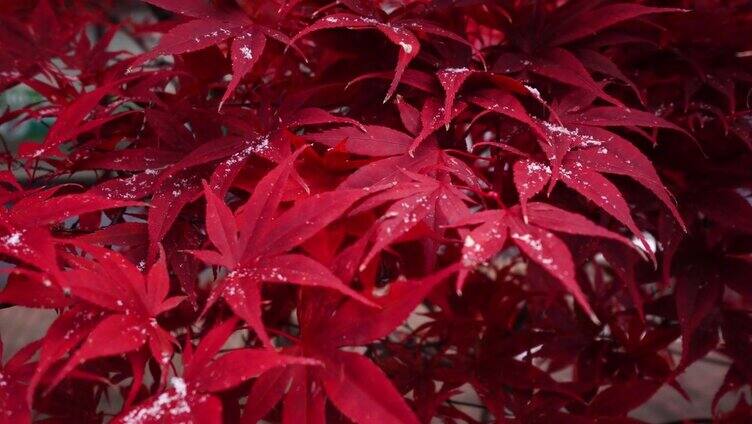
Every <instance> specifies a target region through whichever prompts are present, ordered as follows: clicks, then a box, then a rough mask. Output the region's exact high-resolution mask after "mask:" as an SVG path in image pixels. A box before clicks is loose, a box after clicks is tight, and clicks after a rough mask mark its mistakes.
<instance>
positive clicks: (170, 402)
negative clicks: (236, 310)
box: [113, 319, 319, 424]
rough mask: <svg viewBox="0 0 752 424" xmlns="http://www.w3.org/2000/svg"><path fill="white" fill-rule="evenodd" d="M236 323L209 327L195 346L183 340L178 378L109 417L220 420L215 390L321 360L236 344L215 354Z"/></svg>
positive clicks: (140, 420) (142, 420)
mask: <svg viewBox="0 0 752 424" xmlns="http://www.w3.org/2000/svg"><path fill="white" fill-rule="evenodd" d="M236 325H237V320H235V319H230V320H228V321H225V322H223V323H221V324H219V325H216V326H215V327H213V328H212V329H211V331H209V332H207V334H206V335H205V336H204V337H203V338H202V339H201V341H200V342H199V344H198V345H197V346H196V347H195V348H194V347H193V346H192V345H191V344H190V343H187V344H186V346H185V348H184V361H185V365H184V369H183V375H182V377H171V378H170V386H171V387H170V388H168V389H167V390H165V391H163V392H161V393H159V394H158V395H155V396H152V397H150V398H149V399H146V400H144V401H143V402H141V403H140V404H139V405H136V406H135V407H133V408H131V409H129V410H127V411H124V412H122V413H121V414H120V416H118V417H116V418H115V420H114V421H113V422H115V423H143V424H146V423H159V422H163V421H164V420H165V419H169V420H174V421H190V422H199V421H200V422H205V423H221V422H222V401H221V400H220V398H219V397H217V396H216V395H215V394H216V393H217V392H221V391H224V390H227V389H230V388H232V387H234V386H237V385H239V384H241V383H243V382H244V381H246V380H249V379H252V378H256V377H258V376H260V375H263V374H264V373H266V372H269V371H270V370H275V369H280V368H281V369H284V368H285V367H289V366H291V365H309V366H315V365H319V363H318V362H317V361H314V360H311V359H306V358H299V357H292V356H285V355H280V354H279V353H277V352H275V351H272V350H262V349H235V350H231V351H229V352H225V353H223V354H222V355H220V356H217V354H218V353H219V351H220V348H222V345H224V344H225V342H226V341H227V338H228V337H230V335H231V334H232V332H233V331H235V327H236ZM194 349H195V350H194Z"/></svg>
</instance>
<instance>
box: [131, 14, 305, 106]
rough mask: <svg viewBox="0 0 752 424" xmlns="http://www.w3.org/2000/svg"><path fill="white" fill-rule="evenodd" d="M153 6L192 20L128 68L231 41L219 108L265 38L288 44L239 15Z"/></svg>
mask: <svg viewBox="0 0 752 424" xmlns="http://www.w3.org/2000/svg"><path fill="white" fill-rule="evenodd" d="M148 2H149V3H152V4H154V5H156V6H159V7H162V8H164V9H167V10H170V11H173V12H175V13H179V14H184V15H187V16H190V17H193V18H197V19H193V20H190V21H188V22H186V23H183V24H179V25H177V26H176V27H175V28H173V29H172V30H170V31H169V32H167V33H166V34H165V35H163V36H162V38H161V39H160V41H159V44H158V45H157V46H156V47H155V48H154V49H153V50H151V51H150V52H149V53H146V54H143V55H141V56H140V57H139V58H138V59H137V60H136V61H135V62H134V63H133V64H132V65H131V67H134V66H137V65H140V64H143V63H146V62H148V61H149V60H152V59H154V58H156V57H158V56H160V55H176V54H182V53H188V52H193V51H196V50H201V49H204V48H207V47H210V46H213V45H215V44H219V43H222V42H224V41H226V40H228V39H231V40H232V46H231V50H230V57H231V59H232V71H233V75H232V80H230V83H229V85H228V86H227V89H226V91H225V94H224V96H223V97H222V100H221V101H220V102H219V107H220V108H221V107H222V104H224V103H225V101H227V100H228V99H229V98H230V96H231V95H232V93H233V92H234V91H235V88H236V87H237V86H238V84H240V80H241V79H242V78H243V77H244V76H245V75H246V74H248V73H249V72H250V71H251V70H252V69H253V66H254V65H255V64H256V62H258V60H259V58H260V57H261V55H262V54H263V52H264V48H265V47H266V41H267V39H268V38H272V39H275V40H277V41H279V42H281V43H285V44H290V42H291V40H289V39H288V38H287V36H285V35H284V34H282V33H281V32H279V31H276V30H274V29H273V28H270V27H268V26H265V25H260V24H258V23H254V22H252V21H251V20H250V19H249V18H248V16H247V15H245V14H243V13H240V11H231V12H226V11H223V10H218V9H214V8H211V7H209V6H208V5H206V4H198V3H195V2H194V3H195V4H187V5H183V4H178V3H175V2H169V1H162V0H154V1H151V0H148Z"/></svg>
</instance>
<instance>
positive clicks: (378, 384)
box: [243, 268, 454, 423]
mask: <svg viewBox="0 0 752 424" xmlns="http://www.w3.org/2000/svg"><path fill="white" fill-rule="evenodd" d="M452 272H454V269H453V268H448V269H445V270H442V271H440V272H438V273H436V274H435V275H432V276H430V277H429V278H426V279H424V280H414V281H409V280H408V281H401V282H394V283H392V287H391V290H390V293H389V294H388V295H387V296H386V297H385V298H382V299H379V305H380V308H371V307H368V306H366V305H364V304H363V303H361V302H355V301H352V300H348V301H346V302H337V301H336V299H333V298H331V297H329V298H327V297H323V296H316V295H313V294H312V295H311V296H312V297H311V299H310V301H309V302H306V303H304V304H303V306H302V308H301V311H300V312H298V318H299V319H300V320H301V336H300V339H299V343H298V344H297V345H296V346H295V347H293V348H289V349H288V350H289V351H290V352H291V353H300V352H306V354H308V355H311V356H310V357H311V358H313V359H317V360H319V361H321V362H322V363H323V364H324V368H323V370H318V369H305V368H299V369H291V370H289V371H278V372H276V373H268V374H267V375H265V376H262V377H261V378H260V379H259V380H258V382H257V383H256V385H254V386H253V388H252V390H251V393H250V395H249V396H250V397H251V398H252V399H259V398H261V397H262V396H263V397H264V399H263V401H260V402H259V403H258V404H255V403H253V404H248V405H247V407H246V409H245V411H244V414H243V422H255V421H257V420H259V419H261V418H263V417H264V416H265V415H266V414H267V412H268V411H269V410H270V409H271V408H272V407H273V406H274V405H275V404H276V403H277V402H279V401H280V400H281V399H283V398H284V399H283V415H284V416H286V417H287V416H289V417H299V418H303V417H305V418H306V419H310V420H313V421H315V422H321V420H322V419H323V411H324V410H323V404H324V402H325V400H326V399H327V398H328V399H329V400H330V401H331V402H332V403H333V404H334V405H335V406H336V407H337V409H339V410H340V411H342V413H344V414H345V415H346V416H347V417H348V418H350V419H352V420H353V421H355V422H362V423H379V422H385V421H388V422H408V423H414V422H418V421H417V418H416V417H415V414H414V413H413V412H412V411H411V410H410V408H409V407H408V406H407V404H406V403H405V401H404V399H403V398H402V396H401V395H400V394H399V392H397V391H396V389H395V388H394V387H393V386H392V384H391V383H390V382H389V380H388V379H387V378H386V376H385V375H384V374H383V372H382V371H381V370H380V369H379V368H378V367H376V365H374V364H373V363H372V362H371V361H369V360H368V359H366V358H363V357H361V356H360V355H357V354H354V353H351V352H345V351H341V350H340V349H339V348H340V347H344V346H356V345H362V344H365V343H368V342H370V341H372V340H375V339H379V338H382V337H385V336H386V335H388V334H389V333H390V332H391V331H392V330H393V329H394V328H395V327H396V326H398V325H399V324H401V323H402V322H403V321H404V320H405V319H406V318H407V316H408V315H409V314H410V313H411V312H412V311H413V310H414V309H415V307H417V305H418V304H420V302H421V301H423V299H424V298H425V297H426V295H427V294H428V293H429V292H430V291H431V290H433V289H434V288H436V286H437V285H438V284H440V283H441V282H442V281H444V280H445V278H446V277H447V276H448V275H449V274H451V273H452ZM322 304H327V305H329V306H331V307H332V308H333V309H331V310H330V312H326V313H327V314H328V313H331V314H332V316H336V317H337V319H336V320H334V321H331V322H332V323H336V324H335V325H334V326H329V325H326V322H328V319H326V318H324V316H323V315H322V314H324V310H323V309H322V308H321V306H322ZM288 385H289V390H288V391H287V392H285V390H284V389H283V388H284V387H287V386H288ZM321 388H323V390H322V389H321ZM300 405H307V406H306V407H305V408H300Z"/></svg>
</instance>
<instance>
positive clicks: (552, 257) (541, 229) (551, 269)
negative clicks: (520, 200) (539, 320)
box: [456, 203, 631, 316]
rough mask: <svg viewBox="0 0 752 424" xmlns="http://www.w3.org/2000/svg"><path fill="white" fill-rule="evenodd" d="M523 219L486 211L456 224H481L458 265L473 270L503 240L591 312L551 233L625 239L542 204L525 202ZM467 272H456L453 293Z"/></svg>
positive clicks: (514, 212)
mask: <svg viewBox="0 0 752 424" xmlns="http://www.w3.org/2000/svg"><path fill="white" fill-rule="evenodd" d="M526 216H527V219H523V216H522V209H521V208H520V207H515V208H512V209H509V210H506V211H502V210H488V211H484V212H479V213H476V214H472V215H470V216H469V217H467V218H465V219H464V220H461V222H459V223H456V224H457V225H459V224H460V223H461V224H481V225H479V226H478V227H476V228H475V229H473V230H472V231H471V232H470V233H469V234H468V235H467V236H465V239H464V241H463V246H462V264H463V265H464V266H465V267H470V268H472V267H475V266H477V265H478V264H481V263H483V262H485V261H488V260H489V259H491V258H492V257H493V256H494V255H496V253H498V252H499V251H501V249H502V248H503V247H504V245H505V244H506V241H507V239H508V238H509V239H511V241H512V242H513V243H514V244H515V245H516V246H517V247H518V248H519V249H520V251H521V252H522V253H523V254H524V255H525V256H527V257H528V258H530V260H532V261H533V262H535V263H536V264H538V265H539V266H541V267H542V268H543V269H545V270H546V271H547V272H548V273H550V274H551V275H552V276H553V277H554V278H556V279H557V280H559V281H560V282H561V284H562V285H563V286H564V288H565V289H566V290H567V291H569V292H570V293H571V294H572V295H573V296H574V298H575V300H576V301H577V302H578V303H579V304H580V306H582V308H583V309H584V310H585V311H586V312H587V313H588V314H589V315H591V316H592V315H593V311H592V309H591V307H590V304H589V303H588V301H587V299H586V298H585V295H584V293H583V292H582V290H581V289H580V287H579V284H578V283H577V281H576V279H575V270H574V262H573V260H572V255H571V253H570V252H569V249H568V248H567V246H566V244H565V243H564V242H563V241H562V240H561V239H559V238H558V237H557V236H556V235H555V234H554V233H552V231H555V232H561V233H565V234H573V235H581V236H590V237H603V238H609V239H613V240H617V241H620V242H622V243H623V244H625V245H627V246H630V245H631V243H630V242H629V240H628V239H626V238H624V237H623V236H620V235H618V234H616V233H613V232H611V231H608V230H606V229H605V228H602V227H599V226H598V225H596V224H594V223H593V222H591V221H590V220H588V219H587V218H585V217H583V216H581V215H577V214H573V213H571V212H567V211H565V210H563V209H559V208H557V207H555V206H552V205H548V204H545V203H528V205H527V215H526ZM467 273H468V270H467V269H466V270H462V271H460V276H459V279H458V281H457V290H458V291H461V290H462V288H463V285H464V281H465V278H466V277H467Z"/></svg>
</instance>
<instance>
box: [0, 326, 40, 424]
mask: <svg viewBox="0 0 752 424" xmlns="http://www.w3.org/2000/svg"><path fill="white" fill-rule="evenodd" d="M2 348H3V342H2V340H1V339H0V352H2V351H3V350H2ZM37 350H39V342H32V343H29V344H27V345H26V346H24V347H22V348H21V349H20V350H19V351H18V352H16V354H15V355H13V357H11V358H10V359H8V361H6V362H5V363H4V364H3V362H2V357H0V408H2V411H3V412H2V419H3V420H4V421H5V422H14V421H16V422H27V421H31V408H30V407H29V403H28V402H27V401H26V387H27V386H26V384H25V382H26V381H28V379H29V377H31V375H32V374H33V373H34V366H35V364H34V362H33V361H31V359H32V356H34V354H35V353H36V352H37Z"/></svg>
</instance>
